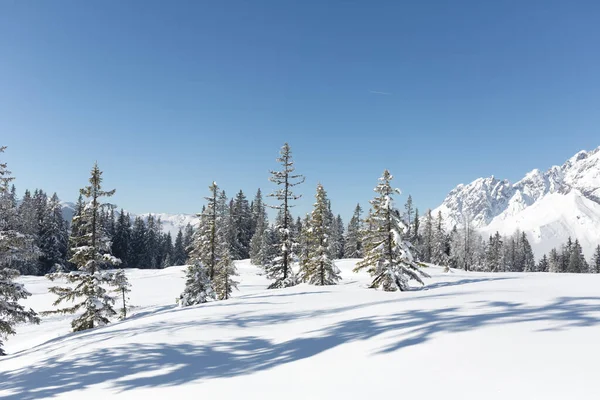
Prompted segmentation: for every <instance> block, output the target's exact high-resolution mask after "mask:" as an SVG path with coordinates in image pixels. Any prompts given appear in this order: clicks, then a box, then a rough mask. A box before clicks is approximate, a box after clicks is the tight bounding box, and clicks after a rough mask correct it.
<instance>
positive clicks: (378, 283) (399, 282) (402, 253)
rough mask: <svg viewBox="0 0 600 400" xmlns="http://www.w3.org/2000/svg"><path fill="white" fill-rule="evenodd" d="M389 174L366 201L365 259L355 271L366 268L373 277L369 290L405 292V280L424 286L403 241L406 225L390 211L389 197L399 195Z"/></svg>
mask: <svg viewBox="0 0 600 400" xmlns="http://www.w3.org/2000/svg"><path fill="white" fill-rule="evenodd" d="M392 179H393V176H392V174H390V172H389V171H388V170H387V169H386V170H385V171H383V175H382V176H381V178H379V184H378V185H377V186H376V187H375V192H376V193H377V194H378V195H377V196H376V197H375V198H374V199H373V200H371V201H370V203H371V207H372V212H371V213H370V215H369V217H368V218H369V220H368V221H367V223H368V224H369V225H370V226H371V229H369V230H368V232H367V235H366V236H365V238H364V246H365V258H364V259H363V260H362V261H361V262H359V263H358V264H357V265H356V268H355V271H359V270H361V269H363V268H367V269H368V272H369V273H370V274H371V276H372V277H373V278H374V279H373V282H372V283H371V287H372V288H379V287H382V288H383V290H385V291H396V290H401V291H403V290H407V289H408V288H409V281H410V280H411V279H412V280H416V281H417V282H419V283H420V284H424V283H423V280H422V279H421V278H422V277H429V275H427V274H426V273H425V272H423V271H421V268H420V265H419V264H418V263H417V262H415V260H414V259H413V256H412V254H411V252H410V246H411V245H410V243H409V242H408V241H407V240H406V239H405V237H404V234H405V232H406V229H407V228H406V225H405V224H404V222H402V221H401V219H400V217H399V213H398V212H397V211H396V210H395V209H394V203H393V196H394V194H400V190H399V189H394V188H392V186H391V184H390V182H391V180H392Z"/></svg>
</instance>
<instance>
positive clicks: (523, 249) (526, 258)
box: [519, 232, 536, 272]
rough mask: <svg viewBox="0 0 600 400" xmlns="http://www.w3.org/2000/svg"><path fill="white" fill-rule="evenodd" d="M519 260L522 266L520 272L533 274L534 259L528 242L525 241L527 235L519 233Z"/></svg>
mask: <svg viewBox="0 0 600 400" xmlns="http://www.w3.org/2000/svg"><path fill="white" fill-rule="evenodd" d="M519 244H520V249H519V251H520V257H519V258H520V260H521V264H522V270H523V271H525V272H533V271H535V268H536V267H535V257H534V255H533V250H532V249H531V245H530V244H529V240H528V239H527V235H526V234H525V232H522V233H521V241H520V243H519Z"/></svg>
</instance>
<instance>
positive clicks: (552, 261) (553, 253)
mask: <svg viewBox="0 0 600 400" xmlns="http://www.w3.org/2000/svg"><path fill="white" fill-rule="evenodd" d="M548 272H555V273H556V272H562V271H561V256H560V255H559V254H558V251H557V250H556V249H552V250H550V254H549V255H548Z"/></svg>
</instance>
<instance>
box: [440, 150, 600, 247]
mask: <svg viewBox="0 0 600 400" xmlns="http://www.w3.org/2000/svg"><path fill="white" fill-rule="evenodd" d="M438 211H441V212H442V215H443V216H444V217H445V218H446V227H447V228H448V229H451V228H452V227H453V226H455V225H458V226H460V225H462V224H463V223H464V220H465V218H467V219H468V220H470V221H471V223H472V225H473V226H474V227H475V228H477V229H478V231H480V232H481V233H482V234H483V235H489V234H493V233H495V232H496V231H498V232H500V234H503V235H511V234H513V233H514V232H515V231H517V230H521V231H524V232H525V233H526V234H527V235H528V237H529V239H530V241H531V245H532V247H533V250H534V252H535V253H536V256H537V257H541V256H542V254H544V253H546V252H548V251H550V249H552V248H553V247H559V246H560V245H562V244H563V243H564V242H566V240H567V238H568V237H569V236H571V237H572V238H573V239H579V241H580V242H581V246H582V247H583V250H584V253H585V254H586V256H588V257H590V256H591V254H592V252H593V249H594V248H595V247H596V246H597V245H598V244H600V147H598V148H597V149H595V150H592V151H589V152H587V151H580V152H579V153H577V154H575V155H574V156H573V157H571V158H570V159H569V160H567V161H566V162H565V163H564V164H563V165H562V166H553V167H551V168H550V169H548V170H547V171H546V172H542V171H540V170H538V169H534V170H533V171H531V172H529V173H528V174H527V175H525V177H524V178H523V179H521V180H520V181H518V182H516V183H514V184H513V183H511V182H509V181H508V180H506V179H504V180H499V179H497V178H496V177H494V176H491V177H489V178H479V179H477V180H475V181H473V182H471V183H470V184H468V185H463V184H461V185H458V186H457V187H456V188H455V189H454V190H452V191H451V192H450V193H449V194H448V196H447V197H446V199H445V200H444V202H443V203H442V204H441V205H440V206H439V207H438V208H436V209H435V210H433V212H434V214H436V213H437V212H438Z"/></svg>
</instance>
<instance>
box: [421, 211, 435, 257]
mask: <svg viewBox="0 0 600 400" xmlns="http://www.w3.org/2000/svg"><path fill="white" fill-rule="evenodd" d="M433 247H434V238H433V216H432V215H431V210H427V213H426V214H425V226H424V228H423V242H422V246H421V248H422V250H421V253H420V254H421V260H423V261H424V262H428V263H430V262H431V260H432V257H433Z"/></svg>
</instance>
